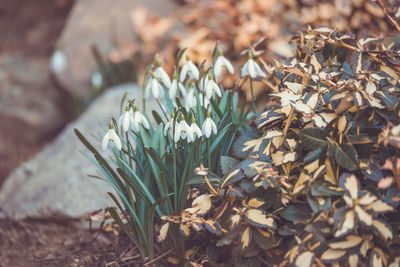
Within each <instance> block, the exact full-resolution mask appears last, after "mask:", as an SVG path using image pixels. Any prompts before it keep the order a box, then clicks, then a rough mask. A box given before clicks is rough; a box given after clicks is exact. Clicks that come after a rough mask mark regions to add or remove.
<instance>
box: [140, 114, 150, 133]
mask: <svg viewBox="0 0 400 267" xmlns="http://www.w3.org/2000/svg"><path fill="white" fill-rule="evenodd" d="M137 112H138V113H139V118H140V122H141V123H142V125H143V127H144V128H146V129H149V128H150V125H149V122H148V121H147V119H146V117H145V116H144V115H143V114H142V112H140V111H137Z"/></svg>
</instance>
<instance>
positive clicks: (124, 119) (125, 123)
mask: <svg viewBox="0 0 400 267" xmlns="http://www.w3.org/2000/svg"><path fill="white" fill-rule="evenodd" d="M133 118H134V117H133V111H132V108H130V107H129V106H127V107H126V109H125V112H124V113H123V114H122V115H121V117H119V119H118V125H119V127H122V129H123V130H124V132H127V131H128V130H129V126H131V124H132V123H133Z"/></svg>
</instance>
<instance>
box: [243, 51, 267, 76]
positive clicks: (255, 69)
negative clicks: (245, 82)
mask: <svg viewBox="0 0 400 267" xmlns="http://www.w3.org/2000/svg"><path fill="white" fill-rule="evenodd" d="M247 74H248V75H249V76H250V77H251V78H256V77H257V76H262V75H263V74H262V71H261V68H260V66H259V65H258V64H257V62H255V61H254V59H253V55H252V54H251V52H250V50H249V59H248V60H247V62H246V64H244V67H243V69H242V76H243V77H244V76H246V75H247Z"/></svg>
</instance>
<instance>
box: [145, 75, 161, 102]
mask: <svg viewBox="0 0 400 267" xmlns="http://www.w3.org/2000/svg"><path fill="white" fill-rule="evenodd" d="M150 95H153V97H154V98H161V97H163V96H164V89H163V87H162V86H161V84H160V82H159V81H158V79H157V78H156V77H155V76H154V75H151V76H150V78H149V80H148V82H147V85H146V89H145V91H144V97H145V98H150Z"/></svg>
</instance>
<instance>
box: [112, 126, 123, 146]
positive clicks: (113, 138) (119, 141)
mask: <svg viewBox="0 0 400 267" xmlns="http://www.w3.org/2000/svg"><path fill="white" fill-rule="evenodd" d="M110 138H111V139H112V140H113V142H114V144H115V146H116V147H117V148H118V150H121V148H122V146H121V140H120V139H119V137H118V135H117V134H116V133H115V131H114V130H113V129H111V132H110Z"/></svg>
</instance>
